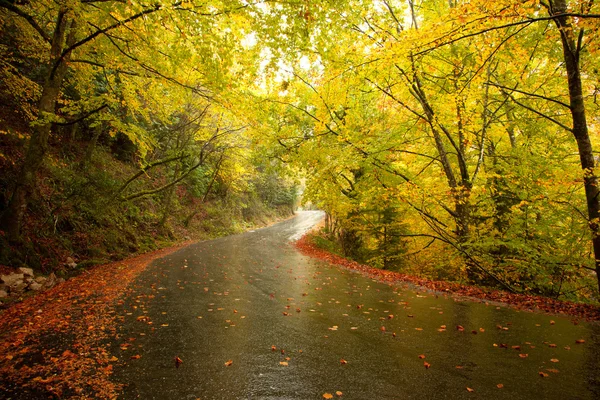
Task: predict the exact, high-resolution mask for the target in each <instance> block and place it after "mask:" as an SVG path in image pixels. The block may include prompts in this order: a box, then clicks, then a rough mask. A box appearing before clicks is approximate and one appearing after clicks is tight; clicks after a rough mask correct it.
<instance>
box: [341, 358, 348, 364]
mask: <svg viewBox="0 0 600 400" xmlns="http://www.w3.org/2000/svg"><path fill="white" fill-rule="evenodd" d="M340 364H341V365H346V364H348V361H346V360H344V359H343V358H342V359H341V360H340Z"/></svg>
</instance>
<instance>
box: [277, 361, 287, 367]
mask: <svg viewBox="0 0 600 400" xmlns="http://www.w3.org/2000/svg"><path fill="white" fill-rule="evenodd" d="M279 365H283V366H284V367H287V366H288V362H287V361H279Z"/></svg>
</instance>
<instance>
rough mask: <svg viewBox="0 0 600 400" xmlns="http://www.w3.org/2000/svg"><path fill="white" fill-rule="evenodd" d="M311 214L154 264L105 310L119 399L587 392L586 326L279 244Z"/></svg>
mask: <svg viewBox="0 0 600 400" xmlns="http://www.w3.org/2000/svg"><path fill="white" fill-rule="evenodd" d="M320 218H322V214H321V213H319V212H300V213H298V216H297V217H295V218H294V219H291V220H287V221H284V222H281V223H279V224H276V225H274V226H272V227H269V228H265V229H260V230H256V231H254V232H248V233H245V234H241V235H235V236H229V237H225V238H221V239H217V240H212V241H206V242H200V243H197V244H194V245H191V246H189V247H187V248H184V249H182V250H180V251H178V252H176V253H174V254H172V255H169V256H167V257H165V258H163V259H161V260H158V261H156V262H154V264H152V265H151V266H150V267H149V268H148V269H147V271H146V272H145V273H144V274H143V275H142V276H141V277H140V278H139V280H138V281H137V283H136V285H135V287H134V290H133V291H132V292H131V293H130V295H129V296H128V297H127V298H126V299H125V303H124V304H123V305H122V306H121V307H119V309H118V314H119V317H120V318H121V319H122V323H121V327H120V333H119V339H118V340H117V341H116V342H115V343H113V346H122V347H121V350H119V348H118V347H117V348H115V351H118V352H120V353H119V354H122V358H123V359H126V360H127V361H126V363H125V365H123V366H121V367H119V368H116V369H115V374H114V379H115V380H116V381H118V382H121V383H123V384H125V385H126V386H125V389H124V392H123V396H122V398H123V399H138V398H139V399H173V400H175V399H178V400H183V399H202V400H209V399H322V398H323V395H326V397H327V394H331V395H332V396H333V397H334V398H337V397H338V394H336V392H341V394H342V398H343V399H413V398H414V399H457V398H485V399H490V398H494V399H511V400H515V399H542V398H543V399H567V398H569V399H575V398H577V399H598V398H600V326H599V325H598V324H588V323H585V322H579V323H578V324H574V323H573V322H572V321H571V320H569V319H568V318H563V317H560V316H548V315H543V314H536V313H529V312H518V311H515V310H513V309H510V308H507V307H498V306H496V305H485V304H480V303H477V302H471V301H463V300H456V299H453V298H451V297H447V296H441V295H436V294H434V293H430V292H425V291H422V292H421V291H414V290H409V289H406V288H402V287H395V286H389V285H387V284H383V283H379V282H376V281H373V280H371V279H369V278H367V277H364V276H362V275H360V274H358V273H354V272H350V271H347V270H344V269H341V268H339V267H336V266H331V265H328V264H326V263H324V262H322V261H318V260H313V259H310V258H309V257H307V256H304V255H302V254H300V253H299V252H298V251H297V250H295V248H294V247H293V246H291V245H290V243H289V240H290V239H293V238H297V237H299V235H301V234H302V233H303V232H305V231H306V230H307V229H308V228H309V227H310V226H312V225H313V224H315V223H316V222H317V221H318V220H319V219H320ZM459 326H460V327H462V328H464V329H463V330H461V329H460V327H459ZM382 327H385V331H383V328H382ZM444 327H445V329H444ZM578 340H579V341H581V340H584V343H576V341H578ZM138 356H139V357H138ZM132 357H133V358H132ZM175 357H179V358H180V359H181V360H182V364H181V365H180V366H179V368H176V366H175V362H174V359H175ZM423 357H424V358H423ZM226 364H227V365H226Z"/></svg>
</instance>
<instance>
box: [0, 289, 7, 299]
mask: <svg viewBox="0 0 600 400" xmlns="http://www.w3.org/2000/svg"><path fill="white" fill-rule="evenodd" d="M5 297H8V293H7V292H6V291H5V290H0V299H3V298H5Z"/></svg>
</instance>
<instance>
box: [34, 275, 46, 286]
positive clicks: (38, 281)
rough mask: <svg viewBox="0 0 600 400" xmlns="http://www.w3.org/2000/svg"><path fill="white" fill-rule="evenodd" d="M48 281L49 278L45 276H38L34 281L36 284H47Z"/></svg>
mask: <svg viewBox="0 0 600 400" xmlns="http://www.w3.org/2000/svg"><path fill="white" fill-rule="evenodd" d="M47 279H48V278H46V277H45V276H36V277H35V279H34V281H35V282H36V283H40V284H43V283H44V282H46V280H47Z"/></svg>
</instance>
